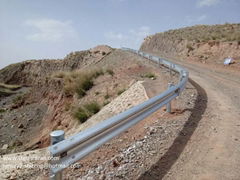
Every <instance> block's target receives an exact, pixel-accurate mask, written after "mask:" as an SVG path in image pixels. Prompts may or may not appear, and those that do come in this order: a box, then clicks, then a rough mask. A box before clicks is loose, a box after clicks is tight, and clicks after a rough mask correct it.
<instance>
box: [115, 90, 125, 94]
mask: <svg viewBox="0 0 240 180" xmlns="http://www.w3.org/2000/svg"><path fill="white" fill-rule="evenodd" d="M124 91H126V89H121V90H119V91H118V92H117V94H118V95H120V94H122V93H123V92H124Z"/></svg>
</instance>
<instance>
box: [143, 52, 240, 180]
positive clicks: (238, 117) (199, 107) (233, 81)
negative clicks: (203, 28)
mask: <svg viewBox="0 0 240 180" xmlns="http://www.w3.org/2000/svg"><path fill="white" fill-rule="evenodd" d="M156 55H158V54H156ZM174 62H175V63H177V64H180V65H182V66H184V67H186V68H187V69H188V70H189V72H190V82H191V83H192V84H193V86H195V87H196V89H197V91H198V94H199V95H198V99H197V104H196V105H195V110H194V111H193V112H192V122H193V123H192V125H186V126H185V127H184V129H183V130H184V131H186V132H187V135H186V136H185V137H179V138H177V139H176V140H175V141H174V143H173V145H172V146H171V148H170V149H169V150H168V152H167V153H166V154H165V155H164V157H161V159H159V161H158V162H157V163H156V164H154V165H153V166H152V168H150V169H149V170H148V171H147V172H146V173H145V174H144V175H142V176H141V177H140V179H151V180H152V179H174V180H175V179H180V180H188V179H190V180H195V179H197V180H200V179H201V180H203V179H204V180H205V179H206V180H208V179H209V180H215V179H216V180H228V179H230V180H239V179H240V73H239V72H236V71H235V72H233V71H231V70H230V69H229V68H223V67H221V68H216V67H214V66H210V65H204V64H199V63H193V62H185V61H184V62H183V61H174Z"/></svg>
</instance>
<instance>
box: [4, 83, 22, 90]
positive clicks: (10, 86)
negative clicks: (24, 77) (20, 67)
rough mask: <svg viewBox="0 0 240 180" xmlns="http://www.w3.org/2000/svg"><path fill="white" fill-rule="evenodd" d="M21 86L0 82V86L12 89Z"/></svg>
mask: <svg viewBox="0 0 240 180" xmlns="http://www.w3.org/2000/svg"><path fill="white" fill-rule="evenodd" d="M21 87H22V86H21V85H12V84H11V85H10V84H3V83H0V88H4V89H9V90H12V91H15V90H18V89H19V88H21Z"/></svg>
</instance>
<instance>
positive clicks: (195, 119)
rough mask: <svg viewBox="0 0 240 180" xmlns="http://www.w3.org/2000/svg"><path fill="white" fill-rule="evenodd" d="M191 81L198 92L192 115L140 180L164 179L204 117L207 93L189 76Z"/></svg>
mask: <svg viewBox="0 0 240 180" xmlns="http://www.w3.org/2000/svg"><path fill="white" fill-rule="evenodd" d="M189 82H190V83H191V84H192V85H193V86H194V87H195V88H196V90H197V93H198V96H197V99H196V101H195V105H194V107H193V108H192V109H190V111H191V112H192V113H191V115H190V117H189V118H188V120H187V122H186V123H185V124H184V127H183V129H182V130H181V132H180V133H179V135H178V137H177V138H176V139H175V140H174V142H173V144H172V145H171V147H170V148H169V149H168V151H167V152H166V153H165V154H164V155H163V156H162V157H161V158H160V159H159V161H158V162H157V163H155V164H154V165H152V167H151V168H150V169H149V170H148V171H146V172H145V173H144V174H143V175H141V176H140V177H139V178H138V179H139V180H154V179H158V180H159V179H162V178H163V177H164V176H165V175H166V174H167V172H168V171H169V170H170V169H171V167H172V165H173V164H174V163H175V162H176V161H177V159H178V158H179V156H180V155H181V153H182V152H183V150H184V148H185V146H186V145H187V142H188V141H189V139H190V138H191V136H192V134H193V133H194V131H195V129H196V128H197V126H198V123H199V121H200V120H201V119H202V115H203V114H204V112H205V110H206V108H207V101H208V98H207V93H206V91H205V90H204V89H203V88H202V87H201V86H199V85H198V84H197V83H196V82H195V81H193V80H192V79H190V78H189Z"/></svg>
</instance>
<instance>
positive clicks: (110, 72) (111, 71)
mask: <svg viewBox="0 0 240 180" xmlns="http://www.w3.org/2000/svg"><path fill="white" fill-rule="evenodd" d="M106 72H107V73H108V74H110V75H111V76H113V75H114V71H113V70H112V69H107V70H106Z"/></svg>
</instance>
